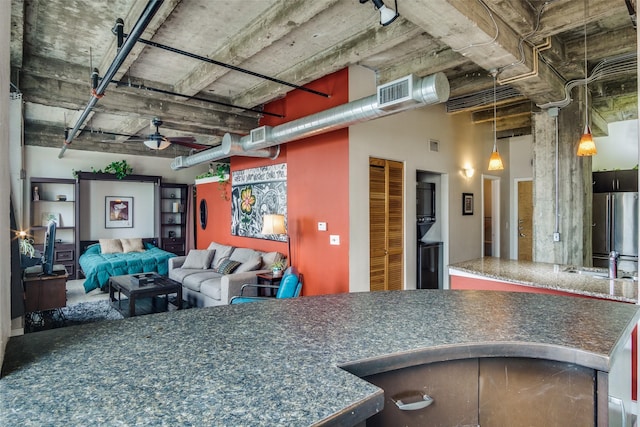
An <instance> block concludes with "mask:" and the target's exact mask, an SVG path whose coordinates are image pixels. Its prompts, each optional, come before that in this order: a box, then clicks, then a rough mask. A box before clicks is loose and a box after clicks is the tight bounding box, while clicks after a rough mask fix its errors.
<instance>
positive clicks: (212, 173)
mask: <svg viewBox="0 0 640 427" xmlns="http://www.w3.org/2000/svg"><path fill="white" fill-rule="evenodd" d="M230 175H231V174H230V168H229V163H217V164H216V167H215V169H214V168H213V165H212V166H210V167H209V170H208V171H206V172H205V173H203V174H200V175H197V176H196V179H202V178H210V177H217V178H218V189H219V190H220V197H221V198H223V199H224V200H229V192H228V191H227V190H228V188H229V177H230Z"/></svg>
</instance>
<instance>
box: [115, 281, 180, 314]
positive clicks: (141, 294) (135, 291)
mask: <svg viewBox="0 0 640 427" xmlns="http://www.w3.org/2000/svg"><path fill="white" fill-rule="evenodd" d="M116 291H117V292H118V299H116V298H115V293H116ZM121 294H124V295H125V296H126V297H127V298H129V317H133V316H135V315H136V299H138V298H149V297H151V301H152V304H153V308H154V309H155V303H156V300H155V298H154V297H157V296H161V295H166V297H167V302H166V303H167V304H168V297H169V294H177V295H176V296H177V300H178V301H177V304H178V310H180V309H182V284H180V282H176V281H175V280H173V279H169V278H168V277H163V276H159V275H158V277H156V278H155V279H154V281H153V282H151V283H146V284H142V285H139V284H137V283H134V282H133V280H132V275H123V276H113V277H111V278H109V299H110V301H112V302H113V301H118V306H120V297H121Z"/></svg>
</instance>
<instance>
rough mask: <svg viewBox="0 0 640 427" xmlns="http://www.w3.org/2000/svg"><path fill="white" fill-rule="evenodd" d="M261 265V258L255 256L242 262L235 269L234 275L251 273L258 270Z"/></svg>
mask: <svg viewBox="0 0 640 427" xmlns="http://www.w3.org/2000/svg"><path fill="white" fill-rule="evenodd" d="M261 265H262V257H261V256H260V255H255V256H254V257H253V258H251V259H250V260H248V261H245V262H243V263H242V264H240V265H239V266H238V268H237V269H236V271H235V272H236V273H244V272H245V271H253V270H257V269H259V268H260V266H261Z"/></svg>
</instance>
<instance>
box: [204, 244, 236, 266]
mask: <svg viewBox="0 0 640 427" xmlns="http://www.w3.org/2000/svg"><path fill="white" fill-rule="evenodd" d="M207 249H214V250H215V251H216V253H215V255H214V256H213V260H212V261H211V268H216V267H217V266H218V264H220V261H222V260H223V259H226V258H229V256H230V255H231V253H232V252H233V250H234V247H233V246H227V245H221V244H220V243H216V242H211V243H209V247H208V248H207Z"/></svg>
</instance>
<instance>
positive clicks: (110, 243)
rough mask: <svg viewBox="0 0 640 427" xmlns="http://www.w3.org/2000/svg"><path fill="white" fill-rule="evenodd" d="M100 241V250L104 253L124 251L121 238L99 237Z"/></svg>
mask: <svg viewBox="0 0 640 427" xmlns="http://www.w3.org/2000/svg"><path fill="white" fill-rule="evenodd" d="M98 241H99V242H100V252H102V253H103V254H119V253H122V243H121V242H120V239H98Z"/></svg>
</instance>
